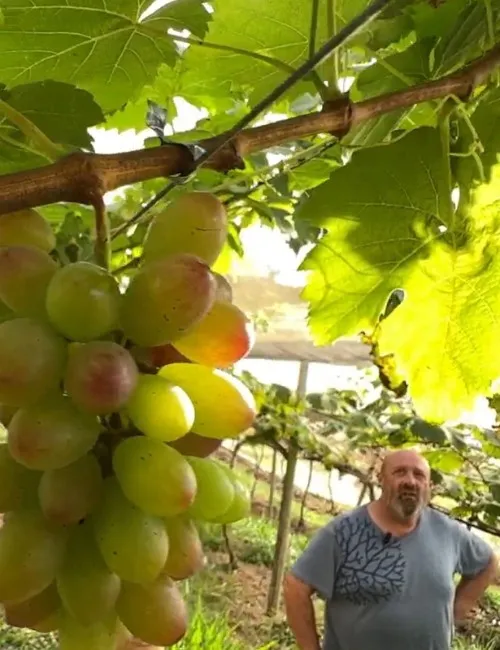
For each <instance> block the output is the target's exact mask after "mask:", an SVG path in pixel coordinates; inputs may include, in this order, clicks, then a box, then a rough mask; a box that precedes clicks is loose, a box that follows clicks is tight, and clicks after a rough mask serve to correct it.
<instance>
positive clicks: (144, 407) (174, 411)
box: [127, 375, 194, 441]
mask: <svg viewBox="0 0 500 650" xmlns="http://www.w3.org/2000/svg"><path fill="white" fill-rule="evenodd" d="M127 413H128V415H129V417H130V419H131V420H132V422H133V423H134V424H135V426H136V427H137V428H138V429H139V431H142V433H144V434H146V435H147V436H150V437H151V438H157V439H158V440H163V441H170V440H176V439H177V438H180V437H182V436H184V435H185V434H186V433H187V432H188V431H189V429H191V427H192V426H193V422H194V406H193V403H192V402H191V400H190V399H189V397H188V396H187V395H186V393H185V391H183V390H182V388H179V386H175V384H172V383H170V382H169V381H167V380H166V379H163V377H159V376H158V375H140V377H139V380H138V383H137V387H136V389H135V391H134V392H133V394H132V396H131V397H130V400H129V401H128V404H127Z"/></svg>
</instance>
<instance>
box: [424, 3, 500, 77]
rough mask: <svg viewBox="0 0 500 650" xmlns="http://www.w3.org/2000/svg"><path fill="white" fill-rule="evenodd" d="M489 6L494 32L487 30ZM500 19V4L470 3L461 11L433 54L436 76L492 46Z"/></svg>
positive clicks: (442, 35) (441, 37)
mask: <svg viewBox="0 0 500 650" xmlns="http://www.w3.org/2000/svg"><path fill="white" fill-rule="evenodd" d="M455 4H457V3H456V2H455ZM488 5H489V6H490V9H491V18H492V33H490V31H489V27H488V22H489V21H488V11H489V10H488ZM499 18H500V6H499V5H498V3H494V2H490V1H489V0H485V1H483V2H476V0H469V1H468V2H467V5H466V6H465V7H464V8H463V9H462V11H459V12H457V13H456V14H455V23H454V24H453V25H452V26H450V28H449V29H448V31H447V32H445V33H443V34H440V36H439V39H438V43H437V46H436V50H435V53H434V70H433V72H434V76H435V77H440V76H442V75H444V74H446V73H447V72H449V71H451V70H453V69H455V68H456V67H458V66H460V65H462V64H464V63H466V62H467V61H469V60H471V59H473V58H474V57H476V56H479V55H480V54H481V53H482V52H483V51H484V50H486V49H488V48H490V47H492V46H493V45H494V44H495V42H496V36H498V34H499V31H500V21H499Z"/></svg>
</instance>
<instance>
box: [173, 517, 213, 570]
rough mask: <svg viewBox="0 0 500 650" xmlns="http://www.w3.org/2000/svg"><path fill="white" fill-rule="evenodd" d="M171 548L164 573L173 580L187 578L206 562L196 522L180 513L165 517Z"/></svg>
mask: <svg viewBox="0 0 500 650" xmlns="http://www.w3.org/2000/svg"><path fill="white" fill-rule="evenodd" d="M165 526H166V528H167V534H168V541H169V550H168V557H167V562H166V563H165V566H164V567H163V571H162V573H164V574H165V575H168V576H169V577H170V578H172V579H173V580H185V579H186V578H190V577H191V576H193V575H194V574H195V573H198V571H201V569H202V568H203V566H204V564H205V554H204V552H203V546H202V543H201V540H200V536H199V535H198V530H197V528H196V526H195V524H194V522H193V521H192V520H191V519H189V518H188V517H185V516H183V515H180V516H178V517H171V518H168V519H165Z"/></svg>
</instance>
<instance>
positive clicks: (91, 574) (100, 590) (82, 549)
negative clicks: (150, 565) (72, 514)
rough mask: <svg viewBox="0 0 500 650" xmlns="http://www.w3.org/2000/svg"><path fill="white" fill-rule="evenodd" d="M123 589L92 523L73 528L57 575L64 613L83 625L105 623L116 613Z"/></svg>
mask: <svg viewBox="0 0 500 650" xmlns="http://www.w3.org/2000/svg"><path fill="white" fill-rule="evenodd" d="M120 586H121V580H120V578H119V577H118V576H117V575H116V574H115V573H112V572H111V571H110V570H109V569H108V567H107V566H106V563H105V562H104V560H103V558H102V556H101V553H100V551H99V548H98V546H97V542H96V540H95V538H94V533H93V529H92V525H91V522H90V521H89V520H87V521H85V522H84V523H83V524H82V525H80V526H77V527H76V528H74V529H73V531H72V534H71V537H70V538H69V540H68V545H67V548H66V553H65V556H64V562H63V564H62V566H61V568H60V570H59V572H58V574H57V587H58V590H59V594H60V596H61V599H62V601H63V603H64V607H65V609H66V610H67V611H68V612H69V614H70V615H71V616H72V617H73V618H74V619H75V620H76V621H78V622H79V623H80V624H82V625H91V624H92V623H97V622H99V621H103V620H105V619H106V618H108V617H109V616H110V615H111V614H112V613H113V611H114V608H115V605H116V599H117V598H118V594H119V593H120Z"/></svg>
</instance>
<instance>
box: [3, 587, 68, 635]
mask: <svg viewBox="0 0 500 650" xmlns="http://www.w3.org/2000/svg"><path fill="white" fill-rule="evenodd" d="M60 605H61V599H60V598H59V594H58V592H57V587H56V585H55V583H54V582H53V583H51V584H50V585H49V586H48V587H47V588H46V589H44V590H43V591H41V592H40V593H38V594H35V596H33V597H32V598H28V600H23V601H22V602H20V603H16V604H12V605H6V606H5V621H6V623H7V624H8V625H10V626H12V627H21V628H22V627H28V628H30V629H31V630H36V631H42V629H43V631H45V630H46V627H47V623H48V622H49V621H51V620H52V619H53V618H54V615H55V614H56V613H57V611H58V610H59V607H60ZM50 627H52V625H51V626H50ZM41 628H42V629H41ZM47 631H48V630H47Z"/></svg>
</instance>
